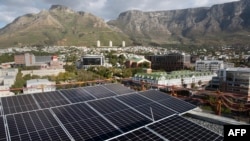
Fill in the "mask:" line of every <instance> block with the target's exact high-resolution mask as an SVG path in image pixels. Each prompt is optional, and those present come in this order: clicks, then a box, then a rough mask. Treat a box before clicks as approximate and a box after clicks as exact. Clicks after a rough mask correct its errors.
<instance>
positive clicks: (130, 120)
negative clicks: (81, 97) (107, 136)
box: [104, 109, 152, 132]
mask: <svg viewBox="0 0 250 141" xmlns="http://www.w3.org/2000/svg"><path fill="white" fill-rule="evenodd" d="M104 116H105V117H106V118H107V119H108V120H109V121H111V122H112V123H114V124H115V125H116V126H117V127H118V128H120V129H121V130H122V131H123V132H127V131H130V130H133V129H136V128H139V127H142V126H144V125H146V124H148V123H150V122H152V120H149V119H148V118H146V117H145V116H143V115H141V114H139V113H137V112H135V111H134V110H132V109H125V110H121V111H117V112H113V113H109V114H105V115H104Z"/></svg>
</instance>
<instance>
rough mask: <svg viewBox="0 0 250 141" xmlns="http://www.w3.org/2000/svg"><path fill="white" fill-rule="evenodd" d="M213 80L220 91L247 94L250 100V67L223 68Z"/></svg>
mask: <svg viewBox="0 0 250 141" xmlns="http://www.w3.org/2000/svg"><path fill="white" fill-rule="evenodd" d="M212 82H213V83H212V84H213V85H214V86H216V85H217V86H218V88H219V89H220V91H222V92H230V93H237V94H242V95H246V96H248V99H247V101H250V68H227V69H221V70H219V71H218V75H217V77H214V78H213V80H212ZM216 82H217V84H216Z"/></svg>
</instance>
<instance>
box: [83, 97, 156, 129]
mask: <svg viewBox="0 0 250 141" xmlns="http://www.w3.org/2000/svg"><path fill="white" fill-rule="evenodd" d="M87 103H88V104H89V105H90V106H92V107H93V108H95V109H96V110H97V111H98V112H100V113H101V114H103V115H104V117H106V118H107V119H108V120H109V121H111V122H112V123H114V124H115V125H116V126H117V127H118V128H120V129H121V130H122V131H124V132H126V131H129V130H132V129H135V128H138V127H140V126H143V125H146V124H148V123H150V122H152V120H150V119H149V118H147V117H145V116H144V115H142V114H140V113H138V112H136V111H134V110H133V109H131V108H129V107H128V106H126V105H124V104H123V103H121V102H119V101H118V100H116V99H114V98H106V99H101V100H96V101H90V102H87Z"/></svg>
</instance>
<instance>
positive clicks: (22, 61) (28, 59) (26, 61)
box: [14, 53, 35, 66]
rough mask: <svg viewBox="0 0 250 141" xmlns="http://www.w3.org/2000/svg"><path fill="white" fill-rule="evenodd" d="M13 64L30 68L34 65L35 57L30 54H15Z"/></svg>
mask: <svg viewBox="0 0 250 141" xmlns="http://www.w3.org/2000/svg"><path fill="white" fill-rule="evenodd" d="M14 62H15V64H16V65H19V66H32V65H33V64H34V63H35V56H34V55H33V54H30V53H24V54H16V55H15V56H14Z"/></svg>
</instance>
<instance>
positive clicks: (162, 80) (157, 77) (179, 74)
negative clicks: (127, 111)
mask: <svg viewBox="0 0 250 141" xmlns="http://www.w3.org/2000/svg"><path fill="white" fill-rule="evenodd" d="M214 76H216V74H215V73H212V72H193V71H173V72H171V73H166V72H152V73H138V74H135V76H134V77H133V78H132V79H133V81H135V82H136V81H137V82H140V81H144V82H146V83H149V84H151V85H157V86H158V87H161V86H179V87H182V86H183V85H184V84H186V85H187V87H190V86H191V84H192V83H194V84H196V85H198V83H199V81H200V82H201V83H202V84H206V83H208V82H209V81H210V80H212V77H214Z"/></svg>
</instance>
